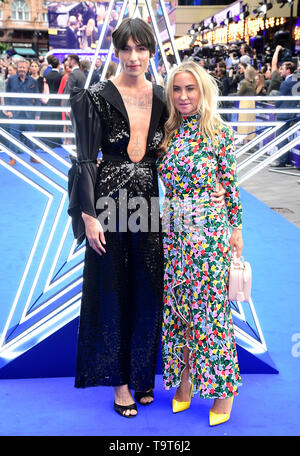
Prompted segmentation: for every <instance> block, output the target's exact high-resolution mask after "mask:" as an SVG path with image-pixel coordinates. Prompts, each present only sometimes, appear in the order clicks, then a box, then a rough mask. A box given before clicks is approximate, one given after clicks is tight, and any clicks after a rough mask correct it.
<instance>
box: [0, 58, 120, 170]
mask: <svg viewBox="0 0 300 456" xmlns="http://www.w3.org/2000/svg"><path fill="white" fill-rule="evenodd" d="M0 65H1V74H2V76H3V78H2V81H3V84H2V85H3V87H2V91H5V92H8V93H9V92H11V93H40V94H41V98H34V99H31V98H23V97H21V96H20V98H17V99H16V98H9V97H8V98H6V99H4V97H2V99H1V104H2V106H3V105H4V104H6V105H18V106H32V105H35V106H37V108H38V107H39V106H49V107H55V106H61V105H65V106H66V105H68V102H64V101H61V100H59V99H51V98H49V97H48V96H47V95H49V94H70V92H71V90H72V89H73V87H75V86H77V87H84V85H85V82H86V79H87V75H88V73H89V69H90V66H91V63H90V61H89V60H87V59H81V60H80V59H79V57H78V55H77V54H70V55H68V56H67V57H66V58H65V59H64V60H63V62H62V63H60V61H59V59H58V58H57V57H55V56H54V55H51V54H50V55H48V56H47V58H46V59H44V58H43V57H41V58H40V59H39V60H37V59H30V60H27V59H22V58H19V59H17V60H15V61H14V60H13V59H12V58H10V57H9V58H7V59H6V60H4V59H1V61H0ZM102 69H103V65H102V60H101V59H100V58H98V59H97V60H96V65H95V69H94V71H93V74H92V77H91V80H90V84H91V85H92V84H95V83H97V82H98V81H99V80H100V77H101V72H102ZM116 69H117V65H116V63H115V62H114V61H112V62H111V63H110V64H109V66H108V69H107V72H106V75H105V78H106V79H108V78H111V77H112V76H114V74H115V72H116ZM64 103H65V104H64ZM1 113H2V114H1V115H2V117H4V118H8V119H15V120H16V119H35V120H39V119H41V120H47V121H55V120H66V119H67V116H68V114H67V113H65V112H59V111H57V112H55V111H54V110H53V111H45V110H41V111H40V112H38V111H35V112H34V111H30V110H29V111H26V110H20V111H18V110H11V111H10V110H9V109H5V110H2V111H1ZM31 128H32V126H31V125H30V124H22V123H20V124H18V123H17V122H16V123H14V124H12V125H9V126H8V127H7V129H8V131H9V132H10V133H11V134H12V136H13V137H15V138H16V139H17V140H20V139H21V134H22V131H25V130H28V129H31ZM37 128H38V127H37ZM43 131H52V132H62V131H63V132H65V133H67V132H68V131H69V129H68V127H67V126H66V125H64V126H63V127H61V126H59V125H55V123H52V124H51V122H49V124H48V125H43ZM26 141H27V140H26ZM26 141H25V143H26V144H27V142H28V141H27V142H26ZM60 141H61V140H60V139H59V138H56V139H55V142H56V143H58V144H59V143H60ZM63 141H64V143H65V144H71V143H72V141H71V139H70V138H65V139H64V140H63ZM28 145H29V144H28ZM9 147H10V148H11V150H12V151H13V152H15V153H22V150H21V149H20V148H19V147H17V146H16V145H15V144H10V145H9ZM31 147H32V148H33V149H34V150H35V147H34V146H33V145H31ZM30 160H31V162H33V163H39V160H38V159H36V158H34V157H31V158H30ZM9 164H10V165H12V166H14V165H15V164H16V159H15V158H13V157H10V160H9Z"/></svg>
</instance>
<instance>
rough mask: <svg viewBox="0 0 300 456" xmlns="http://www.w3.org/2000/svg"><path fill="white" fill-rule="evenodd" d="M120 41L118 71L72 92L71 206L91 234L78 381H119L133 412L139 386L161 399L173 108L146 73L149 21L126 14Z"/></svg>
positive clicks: (125, 406)
mask: <svg viewBox="0 0 300 456" xmlns="http://www.w3.org/2000/svg"><path fill="white" fill-rule="evenodd" d="M113 39H114V44H115V47H116V50H117V55H118V57H119V60H120V63H121V65H122V71H121V73H120V74H119V76H117V77H116V78H115V79H114V80H113V81H112V80H108V81H104V82H100V83H98V84H96V85H94V86H92V87H91V88H89V89H87V90H85V89H78V90H77V91H74V93H73V94H72V95H71V98H70V101H71V107H72V116H73V125H74V131H75V135H76V145H77V160H73V166H72V168H71V170H70V172H69V198H70V203H69V210H68V212H69V215H70V216H71V217H72V224H73V231H74V235H75V237H76V239H77V241H78V243H79V244H80V243H81V242H82V241H83V240H84V238H85V237H86V238H87V242H86V253H85V264H84V272H83V287H82V303H81V314H80V325H79V336H78V350H77V367H76V379H75V386H76V387H87V386H96V385H109V386H114V387H115V388H114V391H115V409H116V411H117V412H118V413H120V414H121V415H123V416H127V417H128V416H134V415H135V414H136V413H137V412H136V404H135V402H134V401H133V398H132V396H131V392H130V389H134V390H135V392H136V393H137V392H139V393H140V394H135V398H136V400H137V401H139V402H140V403H150V402H151V401H152V400H153V391H152V388H153V387H154V378H155V369H156V358H157V352H158V344H159V339H160V331H161V318H162V291H163V252H162V239H161V230H160V226H159V215H158V213H159V204H158V196H159V193H158V178H157V170H156V164H155V161H156V158H157V150H158V147H159V145H160V143H161V141H162V138H163V127H164V123H165V120H166V117H167V110H166V105H165V102H164V99H163V89H162V87H160V86H158V85H155V84H153V85H152V83H150V82H149V81H147V80H146V78H145V71H146V70H147V68H148V64H149V58H150V57H151V56H152V55H153V53H154V51H155V40H154V37H153V33H152V30H151V28H150V27H149V26H148V24H146V23H145V22H144V21H142V20H141V19H129V20H125V21H123V23H122V24H121V25H120V27H119V28H118V30H117V31H115V32H114V35H113ZM100 149H101V153H102V161H101V163H100V166H99V167H97V157H98V153H99V150H100ZM139 197H141V200H139V199H138V198H139ZM141 201H142V202H143V208H145V207H146V206H147V207H148V209H149V211H148V213H147V216H146V217H145V213H144V212H143V216H144V217H143V222H141V224H140V230H139V231H136V230H134V229H132V226H131V227H130V226H128V225H129V224H130V219H131V220H135V218H134V215H135V213H136V210H137V207H138V206H134V205H133V206H131V208H130V204H131V203H132V202H135V203H136V202H141ZM132 217H133V218H132ZM100 220H101V223H100ZM106 222H107V226H106V228H108V229H106V230H105V229H104V225H105V223H106ZM136 222H137V223H138V221H137V220H136ZM137 223H135V224H134V223H133V226H136V224H137ZM135 231H136V232H135Z"/></svg>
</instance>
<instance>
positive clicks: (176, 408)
mask: <svg viewBox="0 0 300 456" xmlns="http://www.w3.org/2000/svg"><path fill="white" fill-rule="evenodd" d="M192 392H193V385H191V390H190V399H189V400H188V401H184V402H179V401H176V399H173V400H172V410H173V413H178V412H183V411H184V410H187V409H188V408H189V407H190V405H191V398H192Z"/></svg>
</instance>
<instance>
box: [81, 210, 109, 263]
mask: <svg viewBox="0 0 300 456" xmlns="http://www.w3.org/2000/svg"><path fill="white" fill-rule="evenodd" d="M82 219H83V221H84V224H85V234H86V237H87V240H88V241H89V244H90V247H92V249H94V250H95V252H97V253H98V254H99V255H102V253H106V250H105V249H104V247H103V244H106V241H105V236H104V231H103V228H102V226H101V223H100V222H99V220H98V219H97V218H95V217H92V216H91V215H88V214H85V213H84V212H82Z"/></svg>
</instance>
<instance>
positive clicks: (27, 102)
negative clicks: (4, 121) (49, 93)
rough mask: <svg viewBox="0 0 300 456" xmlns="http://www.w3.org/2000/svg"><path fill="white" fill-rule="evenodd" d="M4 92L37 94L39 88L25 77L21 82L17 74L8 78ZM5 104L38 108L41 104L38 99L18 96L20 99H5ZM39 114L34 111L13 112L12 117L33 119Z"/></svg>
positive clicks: (35, 82)
mask: <svg viewBox="0 0 300 456" xmlns="http://www.w3.org/2000/svg"><path fill="white" fill-rule="evenodd" d="M6 92H11V93H14V92H17V93H20V94H22V93H39V87H38V83H37V81H36V80H35V79H34V78H32V77H31V76H29V74H27V75H26V77H25V80H24V82H23V81H21V79H20V77H19V75H18V74H15V75H13V76H10V77H9V78H8V80H7V83H6ZM6 104H8V105H15V106H18V105H20V106H40V104H41V102H40V100H39V98H25V97H22V95H20V98H7V99H6ZM39 115H40V113H39V112H34V111H29V110H28V111H13V117H14V118H15V119H34V118H35V116H39Z"/></svg>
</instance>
